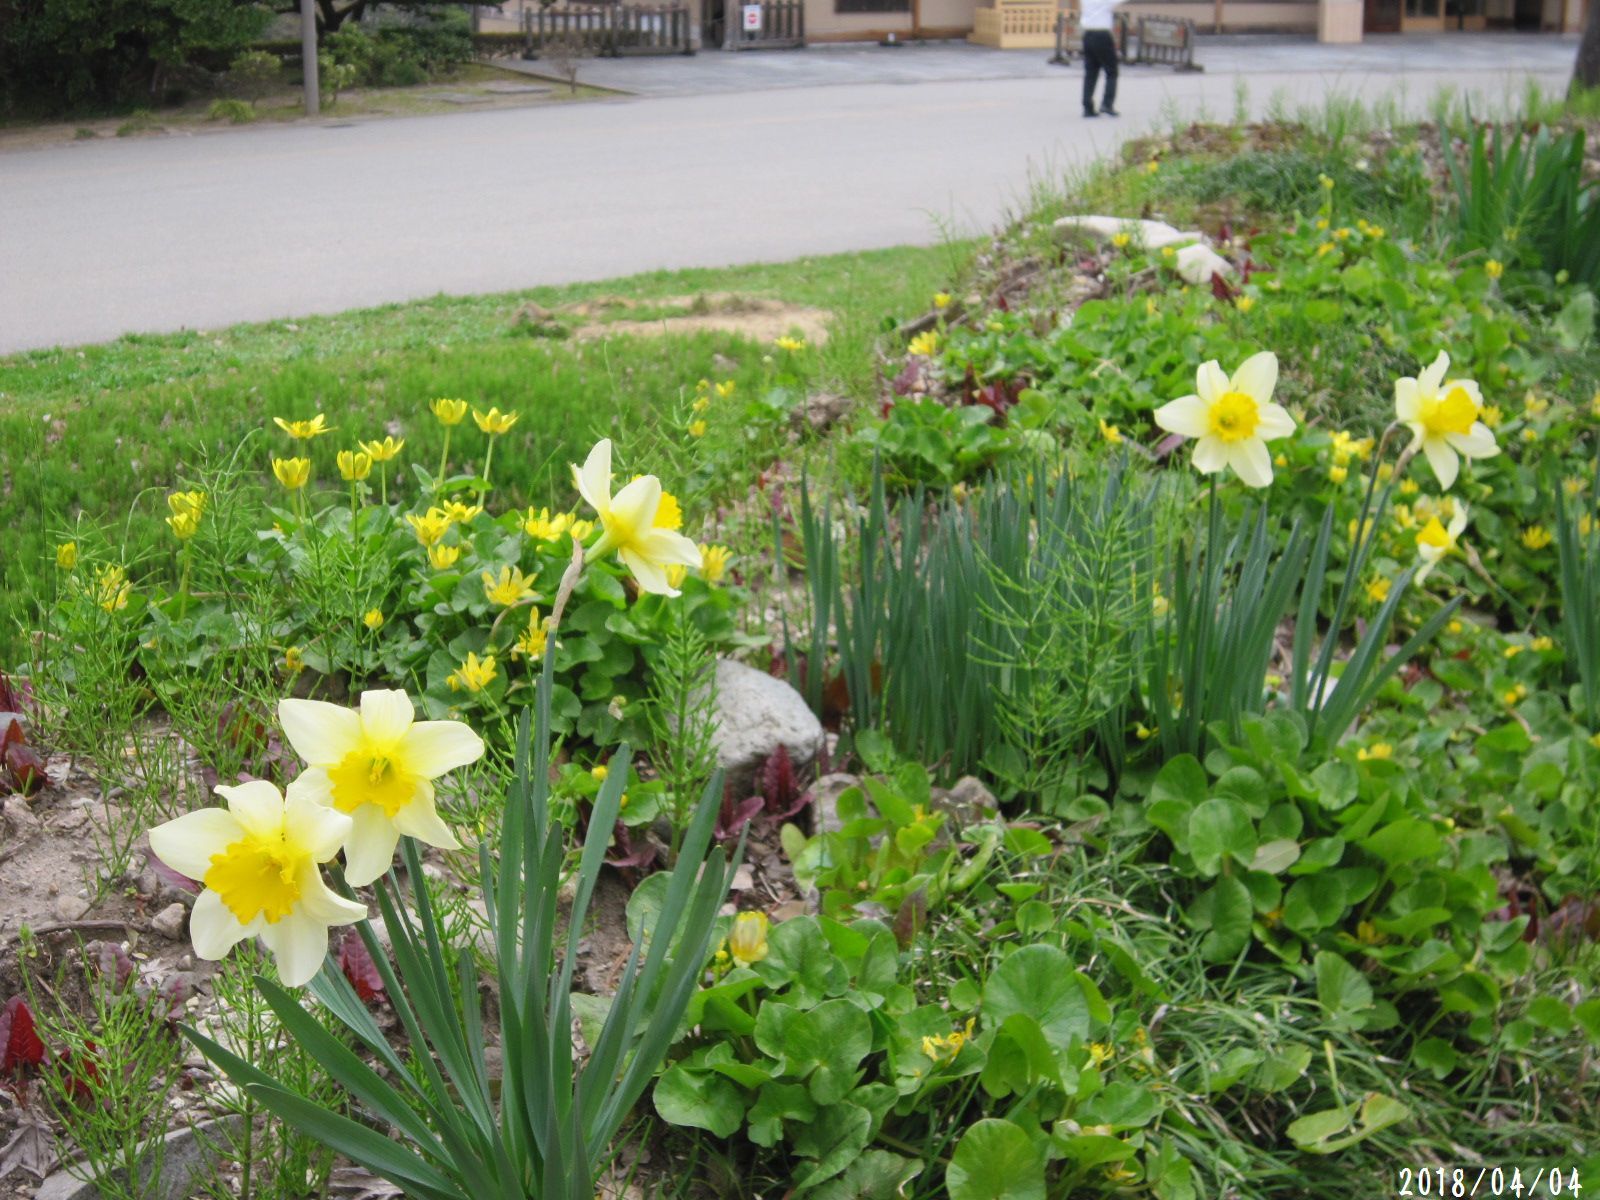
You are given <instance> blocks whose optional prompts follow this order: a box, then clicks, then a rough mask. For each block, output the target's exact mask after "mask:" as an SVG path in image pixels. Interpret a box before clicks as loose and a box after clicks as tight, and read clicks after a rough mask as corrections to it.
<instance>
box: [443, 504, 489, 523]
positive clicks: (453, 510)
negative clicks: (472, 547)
mask: <svg viewBox="0 0 1600 1200" xmlns="http://www.w3.org/2000/svg"><path fill="white" fill-rule="evenodd" d="M482 511H483V505H481V504H463V503H461V501H459V500H446V501H445V502H444V515H445V516H447V517H449V518H450V520H451V521H452V522H454V523H455V524H457V525H470V524H472V520H473V518H474V517H476V516H477V515H478V514H479V513H481V512H482Z"/></svg>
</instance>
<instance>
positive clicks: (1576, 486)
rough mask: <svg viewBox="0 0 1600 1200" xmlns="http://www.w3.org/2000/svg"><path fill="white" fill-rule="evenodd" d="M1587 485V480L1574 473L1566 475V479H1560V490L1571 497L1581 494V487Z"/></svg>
mask: <svg viewBox="0 0 1600 1200" xmlns="http://www.w3.org/2000/svg"><path fill="white" fill-rule="evenodd" d="M1588 486H1589V482H1588V480H1586V479H1580V478H1578V477H1577V476H1576V475H1572V476H1568V477H1567V478H1566V479H1563V480H1562V481H1561V490H1562V491H1564V492H1566V494H1567V495H1568V496H1573V497H1576V496H1579V495H1581V494H1582V492H1583V489H1584V488H1586V487H1588Z"/></svg>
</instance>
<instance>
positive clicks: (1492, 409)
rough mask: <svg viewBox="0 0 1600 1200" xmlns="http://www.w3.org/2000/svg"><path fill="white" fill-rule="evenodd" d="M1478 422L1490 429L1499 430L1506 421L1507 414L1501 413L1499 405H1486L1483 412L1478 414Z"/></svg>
mask: <svg viewBox="0 0 1600 1200" xmlns="http://www.w3.org/2000/svg"><path fill="white" fill-rule="evenodd" d="M1478 420H1480V421H1482V422H1483V423H1484V425H1486V426H1487V427H1488V428H1490V429H1499V428H1500V422H1501V421H1503V420H1505V414H1504V413H1502V412H1501V411H1500V406H1499V405H1498V404H1486V405H1484V408H1483V411H1482V412H1480V413H1479V414H1478Z"/></svg>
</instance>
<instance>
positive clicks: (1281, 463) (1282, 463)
mask: <svg viewBox="0 0 1600 1200" xmlns="http://www.w3.org/2000/svg"><path fill="white" fill-rule="evenodd" d="M1272 465H1273V466H1275V467H1277V468H1278V470H1280V471H1281V470H1283V469H1284V468H1285V467H1287V466H1288V465H1289V456H1288V455H1287V454H1284V453H1283V452H1282V451H1279V452H1278V453H1277V454H1274V455H1273V456H1272Z"/></svg>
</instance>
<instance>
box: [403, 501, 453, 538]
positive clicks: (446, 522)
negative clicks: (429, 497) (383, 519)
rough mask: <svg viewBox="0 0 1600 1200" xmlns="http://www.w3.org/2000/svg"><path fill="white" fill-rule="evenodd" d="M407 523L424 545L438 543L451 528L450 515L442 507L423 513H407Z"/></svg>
mask: <svg viewBox="0 0 1600 1200" xmlns="http://www.w3.org/2000/svg"><path fill="white" fill-rule="evenodd" d="M406 524H407V525H410V526H411V530H412V532H413V533H415V534H416V535H417V541H419V542H421V543H422V544H423V545H424V546H434V545H437V544H438V542H439V539H440V538H442V537H444V535H445V534H446V533H447V532H448V531H449V529H450V516H449V514H448V513H446V512H445V511H444V509H442V508H430V509H429V510H428V511H427V512H425V513H422V514H420V515H419V514H417V513H407V514H406Z"/></svg>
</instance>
